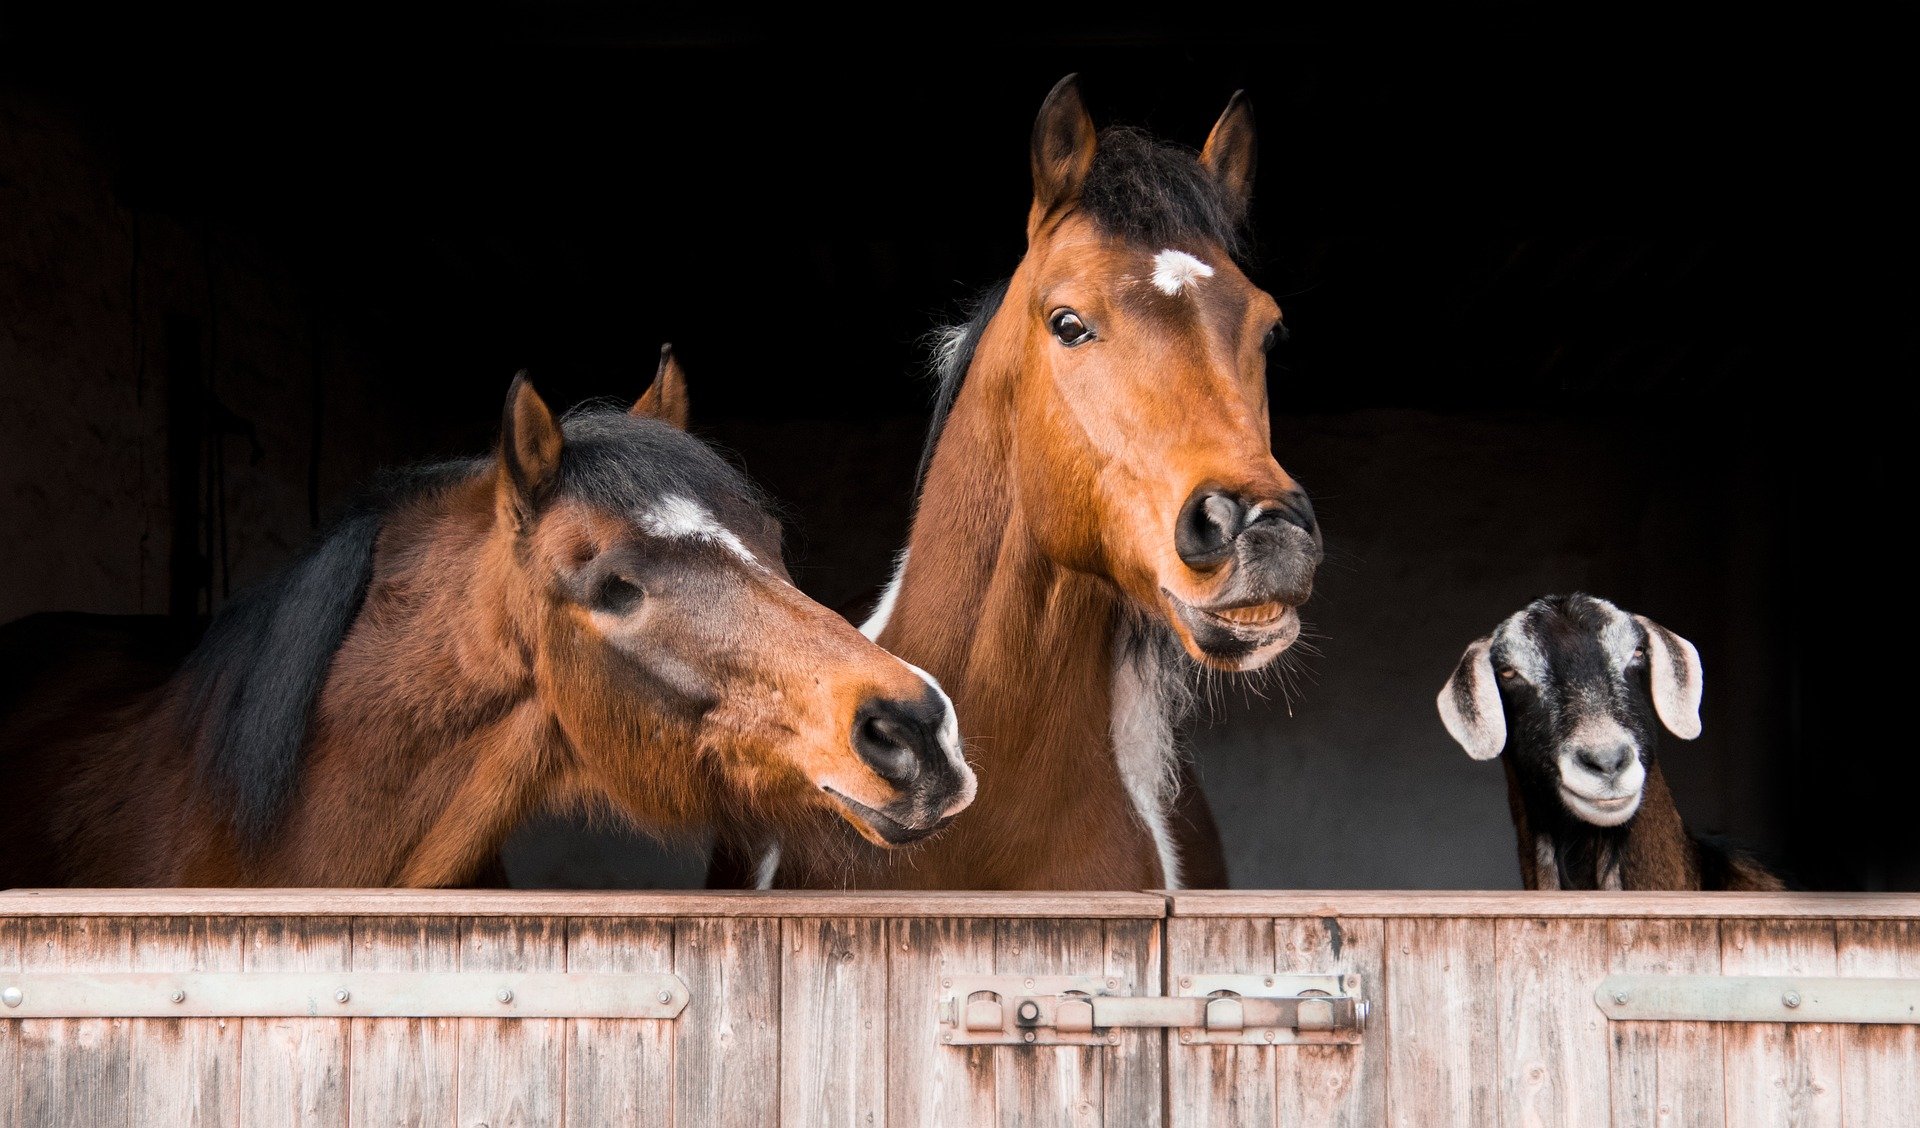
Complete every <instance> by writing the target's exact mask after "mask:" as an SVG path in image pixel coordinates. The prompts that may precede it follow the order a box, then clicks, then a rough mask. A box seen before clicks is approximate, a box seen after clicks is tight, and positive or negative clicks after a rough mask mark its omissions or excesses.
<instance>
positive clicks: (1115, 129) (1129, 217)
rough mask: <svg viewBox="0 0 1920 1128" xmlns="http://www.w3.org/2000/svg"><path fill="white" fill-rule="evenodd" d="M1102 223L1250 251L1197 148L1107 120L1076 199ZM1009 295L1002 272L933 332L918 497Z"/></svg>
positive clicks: (1161, 241)
mask: <svg viewBox="0 0 1920 1128" xmlns="http://www.w3.org/2000/svg"><path fill="white" fill-rule="evenodd" d="M1077 206H1078V207H1079V209H1080V210H1081V211H1083V212H1085V213H1086V214H1087V215H1088V216H1089V217H1090V218H1091V219H1092V220H1093V221H1094V223H1096V224H1097V225H1099V227H1100V229H1101V230H1103V231H1105V232H1107V233H1108V234H1110V235H1113V236H1115V237H1117V238H1121V239H1125V240H1127V241H1128V242H1131V243H1139V244H1142V245H1146V246H1155V247H1166V246H1171V245H1173V244H1176V243H1195V242H1208V241H1210V242H1213V243H1217V244H1219V245H1220V246H1221V247H1222V248H1224V249H1225V250H1226V251H1227V253H1228V254H1230V255H1232V256H1233V257H1234V259H1235V261H1239V260H1240V259H1241V258H1242V257H1243V256H1244V255H1245V253H1246V250H1247V246H1246V244H1247V239H1246V233H1245V230H1244V228H1243V221H1244V220H1245V218H1246V215H1245V208H1244V206H1243V205H1242V204H1241V202H1240V201H1239V200H1238V199H1236V198H1235V197H1234V196H1233V195H1232V194H1231V193H1229V192H1227V191H1226V190H1225V189H1223V188H1221V186H1220V184H1219V182H1218V181H1216V180H1215V179H1214V178H1213V176H1212V175H1211V174H1210V173H1208V172H1207V170H1206V169H1204V168H1202V167H1201V166H1200V161H1199V159H1198V157H1197V156H1196V155H1195V153H1194V152H1193V150H1191V149H1188V148H1185V147H1184V146H1180V145H1175V144H1171V143H1169V142H1165V141H1159V140H1155V139H1154V137H1153V136H1152V135H1151V134H1149V133H1147V132H1146V131H1144V130H1140V129H1134V128H1132V127H1129V126H1109V127H1108V128H1106V129H1103V130H1101V131H1100V143H1099V147H1098V148H1097V149H1095V150H1094V155H1093V167H1092V168H1090V169H1088V170H1087V179H1086V183H1085V184H1084V185H1082V186H1081V189H1080V202H1079V204H1078V205H1077ZM1006 296H1007V280H1005V279H1003V280H1001V281H999V282H996V283H994V284H993V285H992V286H989V287H987V288H986V289H985V290H983V291H981V293H980V294H979V296H977V297H976V298H975V299H974V300H973V302H972V303H971V305H970V307H969V309H968V313H967V319H966V320H965V321H963V322H961V323H960V324H958V325H954V326H951V327H949V328H946V329H941V330H937V331H935V332H934V333H933V334H932V340H933V342H934V345H933V354H934V355H933V377H934V380H935V382H936V387H935V391H934V398H933V423H932V425H931V426H930V427H928V429H927V445H926V447H925V448H924V449H923V450H922V451H921V453H920V470H919V474H918V476H917V477H916V478H915V479H914V487H913V491H914V496H915V497H916V498H917V497H918V496H919V493H920V488H921V487H922V486H924V485H925V484H926V480H927V467H928V466H929V465H930V464H931V463H932V462H933V449H934V447H935V446H937V445H939V442H940V432H941V431H942V430H943V429H944V428H945V427H946V424H947V415H948V414H949V413H950V412H951V411H952V410H953V401H954V400H955V399H956V398H957V397H958V396H959V395H960V384H961V382H962V381H963V380H965V379H966V375H967V369H968V368H970V367H972V365H973V354H974V350H975V349H976V348H978V347H979V344H980V335H981V334H982V333H985V332H986V330H987V323H988V322H990V321H992V320H993V317H994V314H996V313H998V312H1000V303H1001V302H1002V301H1004V300H1005V299H1006Z"/></svg>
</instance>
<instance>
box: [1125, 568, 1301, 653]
mask: <svg viewBox="0 0 1920 1128" xmlns="http://www.w3.org/2000/svg"><path fill="white" fill-rule="evenodd" d="M1160 593H1161V595H1163V596H1165V597H1166V600H1167V603H1168V605H1169V606H1170V607H1171V608H1172V610H1173V614H1172V615H1171V616H1169V619H1170V620H1171V622H1172V625H1173V633H1174V634H1175V635H1176V636H1177V637H1178V638H1179V639H1180V645H1181V646H1183V647H1185V648H1186V651H1187V654H1188V655H1189V656H1191V657H1192V658H1193V660H1194V661H1196V662H1198V663H1200V664H1201V665H1203V666H1210V667H1212V668H1213V669H1216V670H1224V671H1227V672H1229V673H1236V674H1245V673H1251V672H1253V671H1254V670H1258V669H1259V668H1261V667H1262V666H1265V665H1266V664H1267V663H1269V662H1271V661H1273V660H1274V659H1275V658H1278V657H1279V656H1280V655H1281V653H1282V652H1284V651H1285V650H1286V649H1287V647H1289V646H1292V645H1293V643H1294V640H1295V639H1297V638H1299V637H1300V612H1299V610H1298V609H1296V608H1294V607H1291V606H1289V605H1287V604H1284V603H1280V602H1277V601H1271V600H1269V601H1267V602H1264V603H1254V604H1241V605H1238V606H1233V607H1217V608H1205V607H1198V606H1195V605H1194V604H1191V603H1188V602H1186V601H1185V600H1183V599H1181V598H1180V597H1179V596H1177V595H1175V594H1173V593H1172V592H1170V591H1168V590H1167V589H1165V588H1161V589H1160Z"/></svg>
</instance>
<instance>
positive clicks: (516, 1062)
mask: <svg viewBox="0 0 1920 1128" xmlns="http://www.w3.org/2000/svg"><path fill="white" fill-rule="evenodd" d="M460 970H461V971H564V970H566V927H565V921H564V920H563V919H560V918H531V917H526V918H507V919H499V918H483V919H479V920H463V921H461V922H460ZM458 1021H459V1029H460V1051H459V1082H458V1085H457V1092H458V1108H459V1112H458V1115H459V1122H460V1123H461V1124H486V1125H489V1128H531V1126H533V1125H557V1124H559V1123H560V1111H561V1103H562V1101H563V1100H564V1099H565V1096H564V1090H563V1087H562V1078H563V1077H564V1070H565V1068H566V1066H565V1057H566V1042H567V1022H568V1021H569V1020H567V1019H563V1018H463V1019H460V1020H458Z"/></svg>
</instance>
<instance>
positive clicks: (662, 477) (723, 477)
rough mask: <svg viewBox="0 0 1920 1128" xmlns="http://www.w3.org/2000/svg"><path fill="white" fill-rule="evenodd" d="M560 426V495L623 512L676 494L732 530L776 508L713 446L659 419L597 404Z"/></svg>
mask: <svg viewBox="0 0 1920 1128" xmlns="http://www.w3.org/2000/svg"><path fill="white" fill-rule="evenodd" d="M562 426H563V428H564V430H565V433H566V436H567V445H566V446H565V447H564V448H563V449H562V451H561V455H560V488H559V490H558V493H559V494H560V495H564V496H568V497H575V498H579V499H581V500H584V501H587V502H591V503H592V504H594V505H598V506H601V507H604V508H606V509H610V510H613V511H615V512H619V513H625V512H627V511H629V510H631V509H632V508H633V506H634V504H635V502H636V501H637V500H640V499H647V498H659V497H664V496H666V495H669V494H679V495H682V496H685V497H689V498H692V499H694V500H696V501H698V502H700V503H701V505H703V506H705V507H706V508H707V509H708V510H710V511H712V512H713V513H714V515H715V516H716V517H718V518H719V520H720V521H721V523H722V524H727V525H732V524H735V523H737V522H744V521H753V520H757V519H758V517H757V513H755V512H753V511H766V510H769V509H771V508H772V506H771V504H770V502H769V501H768V499H767V498H765V497H764V496H762V494H761V493H760V491H759V489H758V488H757V487H756V486H754V484H753V483H752V482H751V481H749V480H748V478H747V476H746V475H745V474H743V473H741V472H740V471H739V470H737V469H735V468H734V467H733V465H732V464H730V463H729V462H727V460H726V459H724V458H722V457H720V456H719V455H718V454H716V453H714V451H713V448H711V447H709V446H708V445H707V444H706V443H703V442H701V441H700V440H699V439H696V438H694V437H692V436H691V435H688V434H687V433H685V432H684V431H681V430H678V429H677V428H674V427H670V426H668V425H667V424H665V423H662V422H660V421H659V420H656V419H649V418H644V417H640V416H634V415H629V414H627V413H626V412H625V411H623V410H620V409H618V408H611V409H610V408H607V407H601V406H595V407H588V408H585V409H575V410H574V411H571V412H568V413H567V416H566V418H565V420H564V421H563V423H562Z"/></svg>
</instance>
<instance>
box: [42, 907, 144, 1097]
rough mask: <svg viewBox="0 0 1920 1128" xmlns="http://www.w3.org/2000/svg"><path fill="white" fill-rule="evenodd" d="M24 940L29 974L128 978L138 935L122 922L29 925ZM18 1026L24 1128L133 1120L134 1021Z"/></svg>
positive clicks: (63, 1020)
mask: <svg viewBox="0 0 1920 1128" xmlns="http://www.w3.org/2000/svg"><path fill="white" fill-rule="evenodd" d="M24 925H25V927H24V928H22V929H21V934H20V967H21V970H23V971H28V972H33V971H126V970H129V969H130V968H131V967H132V965H133V932H132V928H131V927H130V922H129V921H127V920H124V919H122V918H117V917H115V918H104V919H91V920H85V919H82V920H57V919H55V920H30V921H26V922H24ZM12 1022H13V1023H16V1024H17V1025H18V1026H19V1036H18V1043H17V1044H18V1046H19V1054H20V1089H21V1099H20V1114H19V1120H18V1121H17V1123H19V1124H31V1125H34V1126H35V1128H97V1126H99V1125H103V1124H124V1123H128V1122H129V1120H130V1117H131V1112H132V1075H131V1063H132V1057H133V1043H132V1039H131V1036H130V1035H131V1032H132V1026H131V1020H129V1019H124V1018H105V1019H103V1018H41V1019H15V1020H12Z"/></svg>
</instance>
